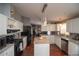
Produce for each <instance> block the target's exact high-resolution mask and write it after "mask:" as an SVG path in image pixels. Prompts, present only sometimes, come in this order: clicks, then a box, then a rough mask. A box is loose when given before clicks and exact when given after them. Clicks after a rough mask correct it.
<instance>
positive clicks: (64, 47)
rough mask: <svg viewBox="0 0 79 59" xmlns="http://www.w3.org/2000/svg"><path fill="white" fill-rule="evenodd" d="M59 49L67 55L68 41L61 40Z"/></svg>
mask: <svg viewBox="0 0 79 59" xmlns="http://www.w3.org/2000/svg"><path fill="white" fill-rule="evenodd" d="M61 49H62V50H63V51H64V52H65V53H67V54H68V40H66V39H64V38H61Z"/></svg>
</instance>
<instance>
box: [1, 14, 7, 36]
mask: <svg viewBox="0 0 79 59" xmlns="http://www.w3.org/2000/svg"><path fill="white" fill-rule="evenodd" d="M6 29H7V17H6V16H4V15H2V14H0V35H5V34H7V31H6Z"/></svg>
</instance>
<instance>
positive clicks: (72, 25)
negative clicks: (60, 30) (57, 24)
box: [67, 18, 79, 33]
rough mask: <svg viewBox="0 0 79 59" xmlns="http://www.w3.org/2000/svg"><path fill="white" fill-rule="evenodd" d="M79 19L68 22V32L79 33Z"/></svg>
mask: <svg viewBox="0 0 79 59" xmlns="http://www.w3.org/2000/svg"><path fill="white" fill-rule="evenodd" d="M78 25H79V18H76V19H72V20H69V21H67V32H71V33H79V27H78Z"/></svg>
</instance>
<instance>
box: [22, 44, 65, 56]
mask: <svg viewBox="0 0 79 59" xmlns="http://www.w3.org/2000/svg"><path fill="white" fill-rule="evenodd" d="M22 56H34V44H33V43H32V44H31V45H30V46H28V47H26V49H25V50H24V51H23V53H22ZM50 56H66V54H65V53H64V52H63V51H61V50H60V49H59V48H58V47H57V46H56V45H55V44H50Z"/></svg>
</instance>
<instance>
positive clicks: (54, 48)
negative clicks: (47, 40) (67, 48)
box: [50, 44, 67, 56]
mask: <svg viewBox="0 0 79 59" xmlns="http://www.w3.org/2000/svg"><path fill="white" fill-rule="evenodd" d="M50 56H67V54H66V53H64V52H63V51H62V50H60V49H59V48H58V47H57V46H56V45H55V44H51V45H50Z"/></svg>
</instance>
